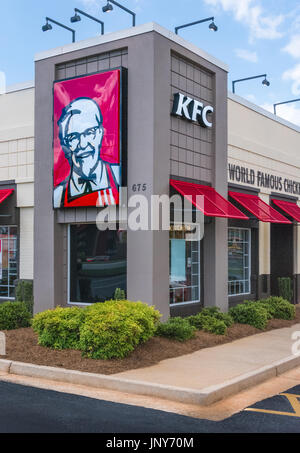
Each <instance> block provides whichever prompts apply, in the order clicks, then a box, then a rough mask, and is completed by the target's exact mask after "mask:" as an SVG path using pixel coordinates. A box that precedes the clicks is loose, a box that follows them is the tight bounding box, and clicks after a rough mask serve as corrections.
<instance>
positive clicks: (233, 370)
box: [0, 324, 300, 406]
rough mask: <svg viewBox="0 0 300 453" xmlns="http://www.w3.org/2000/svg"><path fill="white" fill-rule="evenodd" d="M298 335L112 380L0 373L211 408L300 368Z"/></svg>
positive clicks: (45, 371)
mask: <svg viewBox="0 0 300 453" xmlns="http://www.w3.org/2000/svg"><path fill="white" fill-rule="evenodd" d="M296 331H300V324H296V325H294V326H292V327H290V328H285V329H279V330H273V331H270V332H265V333H261V334H258V335H254V336H251V337H247V338H244V339H241V340H237V341H235V342H233V343H228V344H224V345H221V346H216V347H214V348H209V349H203V350H200V351H197V352H194V353H193V354H189V355H185V356H182V357H177V358H173V359H169V360H164V361H162V362H160V363H159V364H157V365H154V366H151V367H148V368H142V369H137V370H132V371H126V372H123V373H118V374H114V375H112V376H104V375H101V374H91V373H82V372H79V371H70V370H65V369H61V368H51V367H44V366H39V365H33V364H26V363H19V362H12V361H9V360H8V361H5V360H0V372H1V371H2V372H4V373H6V374H7V375H15V376H27V377H32V378H39V379H50V380H53V381H59V382H65V383H70V384H78V385H85V386H89V387H92V388H98V389H109V390H114V391H118V392H124V393H128V394H134V395H144V396H151V397H158V398H164V399H167V400H170V401H177V402H182V403H190V404H197V405H202V406H207V405H211V404H213V403H215V402H217V401H220V400H222V399H224V398H227V397H229V396H232V395H235V394H237V393H239V392H241V391H242V390H245V389H248V388H249V387H252V386H254V385H257V384H260V383H262V382H265V381H266V380H268V379H272V378H275V377H277V376H280V375H282V374H283V373H286V372H287V371H290V370H292V369H294V368H296V367H299V366H300V355H298V356H294V355H293V354H292V345H293V343H294V341H295V340H292V334H293V333H294V332H296Z"/></svg>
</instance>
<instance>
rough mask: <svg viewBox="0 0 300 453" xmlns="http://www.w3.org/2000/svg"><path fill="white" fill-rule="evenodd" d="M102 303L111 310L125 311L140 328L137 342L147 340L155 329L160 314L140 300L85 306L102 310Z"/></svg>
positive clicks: (92, 309)
mask: <svg viewBox="0 0 300 453" xmlns="http://www.w3.org/2000/svg"><path fill="white" fill-rule="evenodd" d="M103 305H105V307H110V309H111V310H113V311H120V312H123V313H124V312H126V313H125V314H126V316H127V317H130V318H131V319H132V320H134V321H135V322H136V323H137V324H138V325H139V326H140V327H141V329H142V331H141V334H140V338H139V343H145V342H146V341H148V340H149V339H150V338H151V337H153V335H154V334H155V331H156V329H157V324H158V322H159V320H160V318H161V314H160V313H159V311H158V310H155V308H154V307H150V306H149V305H147V304H144V303H142V302H131V301H129V300H111V301H107V302H105V304H103V303H101V304H94V305H91V306H90V307H88V308H87V311H88V312H96V311H97V312H102V311H103Z"/></svg>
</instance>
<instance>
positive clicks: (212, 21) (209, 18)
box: [175, 17, 218, 35]
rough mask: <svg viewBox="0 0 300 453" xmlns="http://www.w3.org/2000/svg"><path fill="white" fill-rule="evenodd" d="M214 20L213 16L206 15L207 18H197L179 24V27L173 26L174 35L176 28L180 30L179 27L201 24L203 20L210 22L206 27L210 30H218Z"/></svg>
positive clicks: (176, 31)
mask: <svg viewBox="0 0 300 453" xmlns="http://www.w3.org/2000/svg"><path fill="white" fill-rule="evenodd" d="M214 21H215V18H214V17H208V18H207V19H201V20H197V21H196V22H190V23H189V24H185V25H179V27H175V33H176V35H178V30H180V29H181V28H186V27H192V26H193V25H197V24H203V22H211V24H210V25H209V27H208V28H209V29H210V30H212V31H218V27H217V26H216V24H215V22H214Z"/></svg>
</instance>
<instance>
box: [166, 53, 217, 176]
mask: <svg viewBox="0 0 300 453" xmlns="http://www.w3.org/2000/svg"><path fill="white" fill-rule="evenodd" d="M171 61H172V67H171V100H170V104H171V110H172V106H173V100H174V94H175V93H178V92H181V93H183V94H185V95H187V96H189V97H192V98H193V99H197V100H199V101H201V102H204V103H205V104H209V105H215V99H214V76H213V74H211V73H210V72H208V71H207V70H204V69H203V68H202V67H201V66H198V65H196V64H195V63H192V62H190V61H189V60H187V59H185V58H183V57H181V56H180V55H177V54H175V53H173V54H172V58H171ZM213 154H214V132H213V129H206V128H203V127H201V126H199V124H194V123H191V122H189V121H185V120H183V119H182V118H176V117H174V116H173V117H172V118H171V162H170V167H171V168H170V173H171V175H172V176H177V177H181V178H189V179H193V180H196V181H203V182H207V183H211V181H212V168H213Z"/></svg>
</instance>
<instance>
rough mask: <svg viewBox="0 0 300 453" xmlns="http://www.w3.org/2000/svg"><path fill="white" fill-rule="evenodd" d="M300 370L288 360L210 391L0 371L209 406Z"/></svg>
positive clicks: (3, 366) (7, 365)
mask: <svg viewBox="0 0 300 453" xmlns="http://www.w3.org/2000/svg"><path fill="white" fill-rule="evenodd" d="M297 366H300V356H299V357H295V356H292V357H288V358H286V359H283V360H280V361H278V362H274V363H272V364H271V365H268V366H265V367H262V368H259V369H257V370H255V371H252V372H250V373H247V374H243V375H240V376H238V377H236V378H234V379H231V380H228V381H225V382H223V383H222V384H219V385H215V386H212V387H207V388H204V389H201V390H195V389H188V388H181V387H172V386H167V385H161V384H152V383H149V382H141V381H132V380H127V379H120V378H115V377H113V376H104V375H101V374H92V373H83V372H80V371H72V370H65V369H60V368H52V367H46V366H39V365H33V364H30V363H21V362H11V361H8V360H0V371H4V372H6V373H7V374H14V375H18V376H27V377H33V378H40V379H48V380H53V381H59V382H67V383H70V384H77V385H85V386H89V387H94V388H101V389H107V390H116V391H119V392H125V393H131V394H135V395H144V396H155V397H158V398H163V399H167V400H171V401H177V402H181V403H190V404H197V405H200V406H209V405H211V404H213V403H216V402H217V401H220V400H222V399H224V398H227V397H229V396H232V395H235V394H237V393H239V392H241V391H242V390H245V389H247V388H249V387H252V386H254V385H257V384H261V383H262V382H264V381H266V380H268V379H270V378H274V377H276V376H279V375H281V374H283V373H285V372H286V371H289V370H291V369H293V368H296V367H297Z"/></svg>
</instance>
